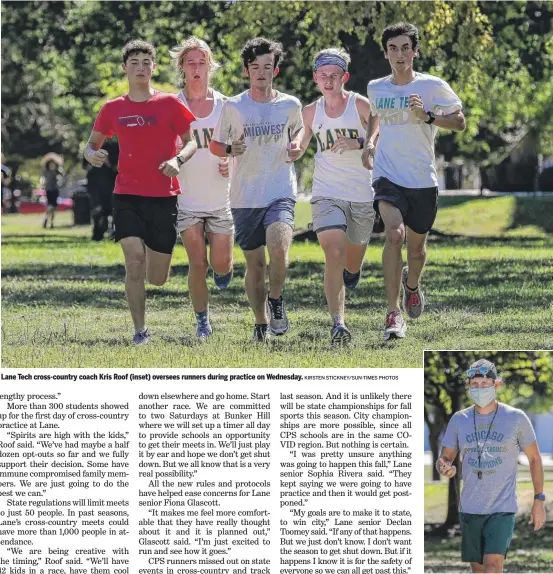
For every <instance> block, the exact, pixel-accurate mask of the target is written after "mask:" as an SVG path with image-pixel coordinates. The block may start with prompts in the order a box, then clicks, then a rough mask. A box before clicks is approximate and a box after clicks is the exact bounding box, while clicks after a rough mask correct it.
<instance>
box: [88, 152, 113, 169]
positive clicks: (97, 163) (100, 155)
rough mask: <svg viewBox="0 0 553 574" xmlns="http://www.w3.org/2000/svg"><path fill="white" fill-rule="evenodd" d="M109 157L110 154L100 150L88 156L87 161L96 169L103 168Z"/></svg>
mask: <svg viewBox="0 0 553 574" xmlns="http://www.w3.org/2000/svg"><path fill="white" fill-rule="evenodd" d="M107 157H108V152H107V151H106V150H105V149H98V150H96V151H93V152H92V153H88V154H87V158H86V159H87V161H88V163H90V165H93V166H94V167H102V166H103V165H104V162H105V161H106V159H107Z"/></svg>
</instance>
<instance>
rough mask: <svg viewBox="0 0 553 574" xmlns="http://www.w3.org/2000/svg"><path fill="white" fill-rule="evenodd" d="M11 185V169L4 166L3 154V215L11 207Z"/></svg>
mask: <svg viewBox="0 0 553 574" xmlns="http://www.w3.org/2000/svg"><path fill="white" fill-rule="evenodd" d="M10 183H11V172H10V168H9V167H8V166H7V165H4V154H2V213H6V212H7V211H8V210H9V207H10V197H11V192H10V188H9V187H8V186H9V185H10Z"/></svg>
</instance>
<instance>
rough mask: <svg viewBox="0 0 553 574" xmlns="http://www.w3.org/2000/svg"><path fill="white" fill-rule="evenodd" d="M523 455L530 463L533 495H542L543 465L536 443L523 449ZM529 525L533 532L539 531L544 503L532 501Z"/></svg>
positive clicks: (542, 520)
mask: <svg viewBox="0 0 553 574" xmlns="http://www.w3.org/2000/svg"><path fill="white" fill-rule="evenodd" d="M524 454H526V456H527V457H528V462H529V463H530V476H531V477H532V484H533V485H534V494H543V464H542V461H541V454H540V450H539V448H538V443H537V442H536V441H534V442H533V443H532V444H531V445H529V446H527V447H525V448H524ZM529 523H530V524H533V525H534V530H539V529H540V528H541V527H542V526H543V525H544V523H545V502H544V501H543V500H534V504H533V505H532V511H531V513H530V522H529Z"/></svg>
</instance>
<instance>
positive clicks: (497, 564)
mask: <svg viewBox="0 0 553 574" xmlns="http://www.w3.org/2000/svg"><path fill="white" fill-rule="evenodd" d="M484 572H490V573H492V572H493V573H496V572H503V563H502V560H496V559H489V560H488V559H485V560H484Z"/></svg>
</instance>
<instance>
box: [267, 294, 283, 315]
mask: <svg viewBox="0 0 553 574" xmlns="http://www.w3.org/2000/svg"><path fill="white" fill-rule="evenodd" d="M269 304H270V305H271V311H272V312H273V316H274V318H275V319H282V299H277V300H276V301H274V302H273V301H269Z"/></svg>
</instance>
